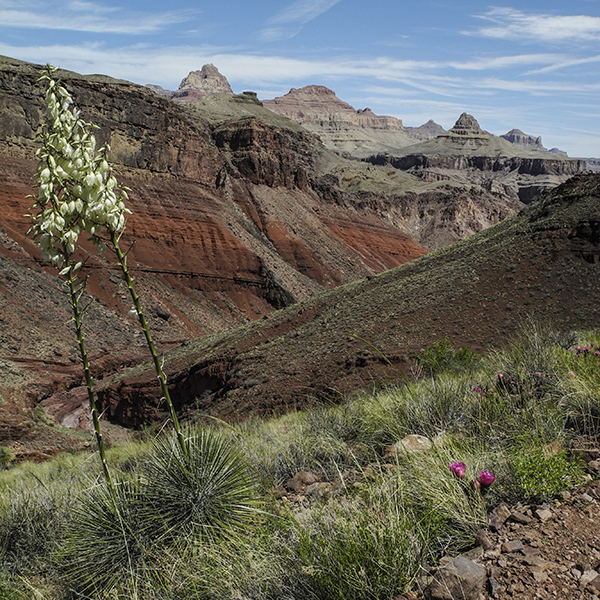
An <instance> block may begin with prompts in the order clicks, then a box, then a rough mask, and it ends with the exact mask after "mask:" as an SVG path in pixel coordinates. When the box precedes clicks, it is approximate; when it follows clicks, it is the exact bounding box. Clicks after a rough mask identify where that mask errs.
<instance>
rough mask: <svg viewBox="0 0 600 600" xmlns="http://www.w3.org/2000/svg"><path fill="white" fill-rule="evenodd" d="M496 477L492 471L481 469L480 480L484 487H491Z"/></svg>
mask: <svg viewBox="0 0 600 600" xmlns="http://www.w3.org/2000/svg"><path fill="white" fill-rule="evenodd" d="M495 479H496V478H495V477H494V475H493V473H491V472H490V471H481V473H479V482H480V483H481V485H482V487H489V486H490V485H492V483H494V480H495Z"/></svg>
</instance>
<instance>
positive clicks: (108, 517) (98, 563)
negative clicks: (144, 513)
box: [58, 482, 164, 598]
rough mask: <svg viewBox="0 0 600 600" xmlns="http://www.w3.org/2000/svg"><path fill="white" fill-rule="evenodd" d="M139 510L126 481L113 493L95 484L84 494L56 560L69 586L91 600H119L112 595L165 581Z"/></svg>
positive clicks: (135, 491) (137, 493)
mask: <svg viewBox="0 0 600 600" xmlns="http://www.w3.org/2000/svg"><path fill="white" fill-rule="evenodd" d="M139 506H140V490H139V488H138V486H137V485H136V484H135V483H131V482H129V483H124V482H122V483H118V484H115V485H114V489H113V491H111V490H110V489H109V488H107V487H105V486H102V485H98V486H95V487H93V488H91V489H90V490H88V491H87V492H85V493H84V495H83V496H82V498H81V501H80V503H79V505H78V506H77V507H76V508H75V509H74V511H73V514H72V520H71V522H70V524H69V526H68V528H67V531H66V535H65V541H64V545H63V548H62V550H61V551H60V553H59V555H58V564H59V567H60V570H61V572H62V574H63V576H64V578H65V580H66V581H67V583H68V584H69V585H70V586H74V587H75V588H76V589H78V590H79V591H80V592H82V593H84V594H86V595H91V596H92V597H94V598H102V597H105V596H106V597H109V596H110V597H121V596H118V595H117V596H114V595H113V596H111V594H113V593H115V594H117V593H122V592H123V590H129V592H132V591H135V590H136V589H138V587H139V586H140V585H143V584H144V583H143V582H144V581H147V580H151V581H155V582H157V583H161V580H164V576H163V574H162V572H161V570H160V568H159V567H158V565H159V564H160V562H159V560H157V557H156V555H155V554H153V550H152V549H153V547H154V546H153V539H152V533H153V532H152V531H150V528H149V524H148V523H146V522H145V521H144V519H143V518H142V517H141V516H140V510H139ZM127 597H135V594H129V595H128V596H127Z"/></svg>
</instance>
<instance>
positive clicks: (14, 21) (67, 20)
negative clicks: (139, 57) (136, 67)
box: [0, 0, 193, 35]
mask: <svg viewBox="0 0 600 600" xmlns="http://www.w3.org/2000/svg"><path fill="white" fill-rule="evenodd" d="M191 14H193V13H191V12H190V11H167V12H164V13H159V14H149V13H132V12H130V11H125V10H123V9H121V8H115V7H107V6H104V5H100V4H96V3H93V2H82V1H77V0H76V1H74V2H67V3H56V2H50V3H44V4H43V5H39V4H38V3H36V2H31V1H28V2H24V3H20V4H18V5H17V4H16V3H13V2H2V3H0V27H19V28H28V29H50V30H64V31H85V32H89V33H116V34H127V35H140V34H145V33H154V32H157V31H160V30H162V29H164V28H165V27H167V26H169V25H173V24H175V23H182V22H184V21H186V20H187V19H189V17H190V15H191Z"/></svg>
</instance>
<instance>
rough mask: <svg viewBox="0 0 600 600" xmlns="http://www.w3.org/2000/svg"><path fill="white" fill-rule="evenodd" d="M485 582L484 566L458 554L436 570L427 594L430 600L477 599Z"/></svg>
mask: <svg viewBox="0 0 600 600" xmlns="http://www.w3.org/2000/svg"><path fill="white" fill-rule="evenodd" d="M485 582H486V573H485V569H484V568H483V567H480V566H479V565H478V564H476V563H474V562H473V561H472V560H469V559H468V558H465V557H463V556H458V557H457V558H455V559H454V560H453V561H452V562H450V563H448V564H447V565H445V566H444V567H442V568H440V569H438V570H437V571H436V573H435V575H434V578H433V581H432V582H431V584H430V585H429V587H428V589H427V592H426V595H427V598H429V599H430V600H477V599H478V598H479V595H480V594H481V593H482V592H483V590H484V586H485Z"/></svg>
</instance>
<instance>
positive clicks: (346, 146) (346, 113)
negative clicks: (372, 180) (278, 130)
mask: <svg viewBox="0 0 600 600" xmlns="http://www.w3.org/2000/svg"><path fill="white" fill-rule="evenodd" d="M263 104H264V105H265V106H266V107H267V108H269V109H270V110H272V111H273V112H276V113H277V114H279V115H283V116H285V117H288V118H289V119H292V120H293V121H296V122H297V123H300V124H301V125H302V126H303V127H305V128H306V129H308V130H309V131H311V132H313V133H316V134H317V135H318V136H319V137H320V138H321V140H322V141H323V143H324V144H325V146H326V147H327V148H330V149H331V150H335V151H337V152H340V153H341V154H348V155H351V156H356V157H364V156H368V155H370V154H372V153H373V152H376V151H383V150H386V149H393V148H398V147H402V146H406V145H409V144H411V143H414V138H412V137H411V136H410V134H409V133H408V132H407V131H406V130H405V129H404V126H403V125H402V121H401V120H400V119H396V118H395V117H387V116H379V115H376V114H374V113H373V112H372V111H371V109H369V108H365V109H364V110H356V109H354V108H353V107H352V106H351V105H350V104H348V103H347V102H344V101H343V100H340V99H339V98H338V97H337V96H336V95H335V92H333V91H332V90H330V89H329V88H326V87H324V86H322V85H308V86H306V87H303V88H300V89H296V88H292V89H291V90H290V91H289V92H288V93H287V94H285V95H284V96H280V97H277V98H274V99H273V100H263Z"/></svg>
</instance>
